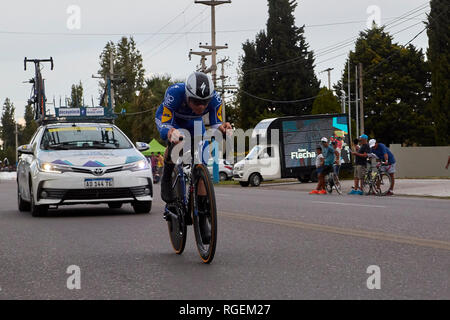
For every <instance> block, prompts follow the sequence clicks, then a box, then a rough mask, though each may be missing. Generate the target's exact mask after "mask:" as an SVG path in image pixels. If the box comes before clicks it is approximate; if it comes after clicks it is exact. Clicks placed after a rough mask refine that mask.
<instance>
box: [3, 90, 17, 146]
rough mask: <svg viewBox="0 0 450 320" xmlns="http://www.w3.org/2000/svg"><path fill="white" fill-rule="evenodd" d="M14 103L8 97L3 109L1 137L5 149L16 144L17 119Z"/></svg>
mask: <svg viewBox="0 0 450 320" xmlns="http://www.w3.org/2000/svg"><path fill="white" fill-rule="evenodd" d="M14 112H15V108H14V104H13V103H12V102H11V100H9V98H6V100H5V102H4V104H3V110H2V134H1V139H2V140H3V149H6V148H8V147H14V146H15V144H16V137H15V133H14V132H15V126H16V121H15V119H14Z"/></svg>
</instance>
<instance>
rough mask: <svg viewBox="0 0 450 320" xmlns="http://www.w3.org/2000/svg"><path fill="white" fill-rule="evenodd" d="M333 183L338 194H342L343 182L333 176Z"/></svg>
mask: <svg viewBox="0 0 450 320" xmlns="http://www.w3.org/2000/svg"><path fill="white" fill-rule="evenodd" d="M333 182H334V188H335V189H336V192H337V193H338V194H342V186H341V181H339V178H338V176H337V175H334V176H333Z"/></svg>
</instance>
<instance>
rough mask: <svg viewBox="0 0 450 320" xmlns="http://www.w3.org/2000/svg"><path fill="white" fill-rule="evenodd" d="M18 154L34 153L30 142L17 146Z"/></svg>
mask: <svg viewBox="0 0 450 320" xmlns="http://www.w3.org/2000/svg"><path fill="white" fill-rule="evenodd" d="M17 153H18V154H33V148H32V147H31V145H30V144H25V145H23V146H20V147H18V148H17Z"/></svg>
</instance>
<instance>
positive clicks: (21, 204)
mask: <svg viewBox="0 0 450 320" xmlns="http://www.w3.org/2000/svg"><path fill="white" fill-rule="evenodd" d="M17 207H18V208H19V211H20V212H24V211H30V208H31V207H30V203H29V202H27V201H25V200H23V199H22V195H21V194H20V192H19V186H17Z"/></svg>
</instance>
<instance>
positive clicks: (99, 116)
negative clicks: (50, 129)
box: [39, 107, 117, 125]
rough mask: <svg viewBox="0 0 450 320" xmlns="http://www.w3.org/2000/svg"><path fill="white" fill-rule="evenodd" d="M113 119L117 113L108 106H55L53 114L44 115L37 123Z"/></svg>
mask: <svg viewBox="0 0 450 320" xmlns="http://www.w3.org/2000/svg"><path fill="white" fill-rule="evenodd" d="M115 119H117V115H116V114H114V112H113V111H112V108H110V107H79V108H66V107H59V108H56V107H55V115H54V116H49V115H47V116H45V117H44V118H43V119H42V120H41V121H40V123H39V124H41V125H47V124H54V123H74V122H84V123H109V124H114V120H115Z"/></svg>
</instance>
